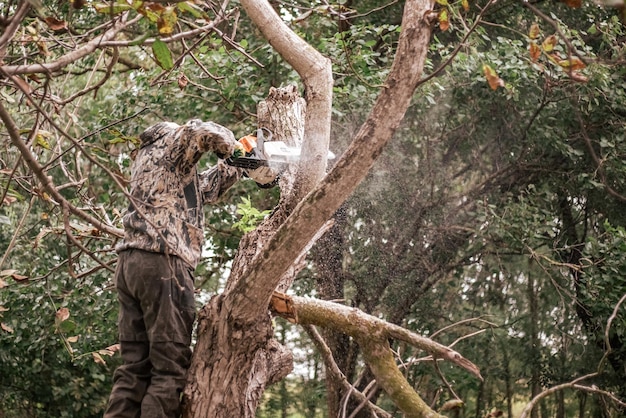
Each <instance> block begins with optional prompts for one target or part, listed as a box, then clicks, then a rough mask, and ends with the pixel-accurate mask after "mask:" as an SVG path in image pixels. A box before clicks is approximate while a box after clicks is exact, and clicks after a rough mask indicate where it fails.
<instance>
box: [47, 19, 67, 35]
mask: <svg viewBox="0 0 626 418" xmlns="http://www.w3.org/2000/svg"><path fill="white" fill-rule="evenodd" d="M44 21H45V22H46V24H47V25H48V27H49V28H50V29H51V30H52V31H54V32H64V31H66V30H67V22H66V21H65V20H59V19H57V18H55V17H52V16H48V17H46V18H45V19H44Z"/></svg>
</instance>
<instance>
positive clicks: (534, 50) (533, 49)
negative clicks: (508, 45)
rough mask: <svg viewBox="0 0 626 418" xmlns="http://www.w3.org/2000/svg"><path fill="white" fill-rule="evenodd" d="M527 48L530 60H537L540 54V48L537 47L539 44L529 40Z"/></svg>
mask: <svg viewBox="0 0 626 418" xmlns="http://www.w3.org/2000/svg"><path fill="white" fill-rule="evenodd" d="M528 50H529V51H530V60H531V61H532V62H537V60H538V59H539V57H540V56H541V48H539V45H537V43H536V42H531V43H530V45H528Z"/></svg>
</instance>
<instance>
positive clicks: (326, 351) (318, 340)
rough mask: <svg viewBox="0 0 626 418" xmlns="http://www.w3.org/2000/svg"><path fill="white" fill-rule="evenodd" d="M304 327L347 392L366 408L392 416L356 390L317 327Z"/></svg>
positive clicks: (329, 369) (328, 370)
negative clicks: (336, 361) (338, 364)
mask: <svg viewBox="0 0 626 418" xmlns="http://www.w3.org/2000/svg"><path fill="white" fill-rule="evenodd" d="M304 329H305V330H306V331H307V333H308V334H309V336H310V337H311V339H312V340H313V343H314V344H315V346H316V347H317V350H318V351H319V352H320V353H321V354H322V358H323V359H324V364H325V365H326V372H327V373H329V374H332V376H333V378H334V379H335V380H337V381H338V382H341V385H342V386H343V387H344V389H345V390H346V392H347V393H348V394H350V395H354V397H355V398H356V399H357V401H359V402H360V403H361V404H362V405H363V406H364V407H365V408H367V409H369V410H370V411H373V412H375V413H376V415H377V416H379V417H381V418H391V414H389V413H388V412H387V411H385V410H383V409H381V408H380V407H378V406H377V405H375V404H373V403H371V402H370V401H369V399H367V397H366V396H365V395H364V394H363V393H361V392H360V391H358V390H356V389H355V388H354V387H353V386H352V385H351V384H350V382H348V379H347V378H346V376H345V375H344V374H343V373H342V372H341V370H340V369H339V367H338V366H337V363H335V360H334V359H333V353H331V351H330V348H328V346H327V345H326V344H325V343H324V339H323V338H322V336H321V335H320V334H319V332H317V330H316V329H315V327H313V326H312V325H304Z"/></svg>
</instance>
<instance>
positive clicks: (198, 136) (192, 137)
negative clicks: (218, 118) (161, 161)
mask: <svg viewBox="0 0 626 418" xmlns="http://www.w3.org/2000/svg"><path fill="white" fill-rule="evenodd" d="M176 136H177V138H176V141H174V144H173V146H174V147H175V148H176V149H173V150H172V154H173V155H178V156H179V158H180V160H179V163H180V165H181V168H182V169H183V170H187V169H188V170H191V169H192V168H193V166H195V164H196V163H197V162H198V161H199V160H200V158H201V157H202V154H204V153H206V152H213V153H215V154H216V155H217V156H218V157H219V158H228V157H230V156H231V155H232V153H233V152H234V151H235V146H237V141H236V140H235V135H233V133H232V131H231V130H230V129H228V128H226V127H224V126H222V125H218V124H217V123H213V122H202V121H201V120H199V119H192V120H190V121H188V122H187V123H186V124H185V125H183V126H182V127H181V128H179V131H178V132H177V135H176Z"/></svg>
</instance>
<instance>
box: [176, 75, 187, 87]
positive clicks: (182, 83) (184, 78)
mask: <svg viewBox="0 0 626 418" xmlns="http://www.w3.org/2000/svg"><path fill="white" fill-rule="evenodd" d="M188 83H189V79H188V78H187V76H186V75H185V74H184V73H181V74H180V76H179V77H178V88H180V89H181V90H183V89H184V88H185V87H187V84H188Z"/></svg>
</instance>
